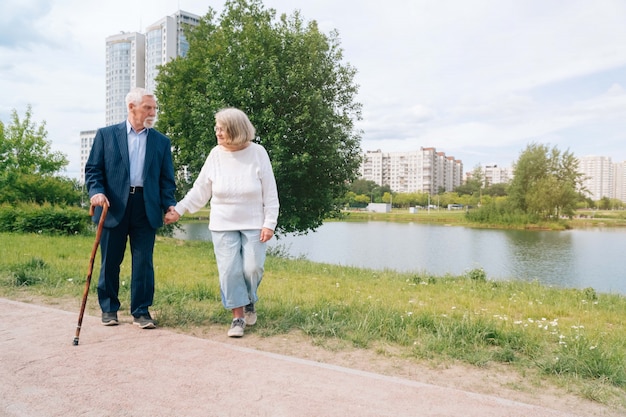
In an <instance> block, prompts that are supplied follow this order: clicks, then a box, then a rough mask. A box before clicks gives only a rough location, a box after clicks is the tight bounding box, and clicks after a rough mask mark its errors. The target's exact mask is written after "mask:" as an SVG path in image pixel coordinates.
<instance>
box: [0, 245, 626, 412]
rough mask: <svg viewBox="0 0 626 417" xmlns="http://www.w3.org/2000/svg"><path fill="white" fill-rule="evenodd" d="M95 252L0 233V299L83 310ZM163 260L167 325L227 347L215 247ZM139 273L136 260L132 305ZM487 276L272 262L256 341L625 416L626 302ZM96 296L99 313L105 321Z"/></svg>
mask: <svg viewBox="0 0 626 417" xmlns="http://www.w3.org/2000/svg"><path fill="white" fill-rule="evenodd" d="M92 244H93V238H90V237H81V236H73V237H53V236H41V235H12V234H0V250H1V251H2V253H3V257H2V259H0V295H1V296H3V297H6V298H12V299H18V300H23V301H32V302H37V303H39V302H43V303H58V304H59V305H67V306H69V310H72V309H76V311H77V309H78V305H79V301H80V297H81V295H82V290H83V288H84V281H85V279H84V277H85V266H86V264H87V260H88V259H87V258H88V254H89V253H90V250H91V245H92ZM155 253H156V257H155V267H156V273H157V292H156V295H155V304H154V306H153V312H154V313H155V316H156V317H157V320H158V322H159V326H160V327H163V328H168V329H175V330H176V331H180V332H185V333H190V334H193V335H196V336H200V337H209V338H214V337H218V338H220V337H221V338H225V335H224V334H225V330H226V327H227V325H228V322H229V316H228V313H227V312H226V311H224V309H223V308H222V306H221V303H220V301H219V300H220V296H219V288H218V284H217V279H216V276H217V269H216V266H215V262H214V258H213V257H212V251H211V245H210V243H209V242H191V241H179V240H176V239H169V238H159V239H158V241H157V245H156V249H155ZM129 263H130V256H127V257H126V260H125V263H124V265H123V267H122V285H121V286H122V289H121V298H122V299H123V300H124V301H123V303H124V304H127V301H126V300H127V298H128V277H129V274H130V265H129ZM470 272H472V271H470ZM478 272H479V271H473V272H472V273H471V274H468V275H467V276H460V277H433V276H425V275H419V274H402V273H396V272H392V271H383V272H380V271H371V270H366V269H360V268H347V267H338V266H332V265H325V264H316V263H313V262H308V261H305V260H299V259H285V258H281V257H276V256H270V257H269V258H268V262H267V264H266V276H265V279H264V282H263V285H262V287H261V290H260V295H261V297H262V300H261V302H260V303H259V305H258V307H259V312H260V314H261V315H262V317H263V321H262V323H260V324H261V325H260V326H255V327H252V328H249V329H247V331H246V336H245V337H244V339H245V340H246V342H248V341H249V342H252V343H254V344H258V345H259V346H266V345H269V348H271V346H272V345H275V348H274V349H291V348H293V347H297V349H296V350H294V354H296V353H297V352H298V351H302V352H305V353H306V354H309V355H313V354H315V355H317V354H320V355H322V356H324V355H325V357H326V358H330V359H328V360H336V359H332V358H343V360H347V361H349V360H355V361H356V362H357V363H355V366H359V367H367V366H370V365H369V364H375V363H379V364H382V365H380V366H381V368H384V369H385V371H384V372H385V373H387V372H388V373H389V374H391V375H394V373H398V374H402V372H407V371H408V372H409V373H417V374H419V373H420V372H422V370H423V369H431V370H433V374H434V375H438V374H441V375H448V376H450V373H446V372H444V370H446V369H455V370H458V371H459V373H458V374H457V377H458V381H457V383H462V379H463V375H464V374H468V375H469V374H470V373H474V372H475V373H477V374H478V375H482V376H483V377H484V378H486V379H487V380H490V384H491V383H493V385H491V386H490V387H489V389H491V390H493V392H499V391H511V394H514V393H517V394H518V395H527V396H528V397H532V396H533V395H536V394H537V393H538V392H554V393H555V396H557V397H559V396H561V397H562V398H568V399H571V398H576V399H577V401H580V402H581V403H582V404H588V405H589V403H590V404H592V405H593V404H595V405H596V406H597V407H598V408H599V409H600V408H606V407H609V408H610V409H613V410H620V411H622V412H623V411H626V402H625V401H626V400H625V398H626V376H625V375H624V372H626V371H625V370H624V369H623V366H622V365H623V363H624V361H625V358H624V354H625V353H624V352H626V298H624V297H620V296H616V295H605V294H596V293H595V292H594V291H593V290H560V289H555V288H546V287H542V286H540V285H537V284H532V283H530V284H529V283H502V282H490V281H488V280H486V279H484V276H481V275H480V274H479V273H478ZM94 276H97V268H96V270H95V271H94ZM93 288H94V287H93V286H92V293H91V295H90V300H89V304H88V313H90V314H94V315H97V314H98V308H97V305H96V302H95V291H94V289H93ZM246 342H244V343H246ZM358 358H362V360H359V359H358ZM381 372H382V371H381ZM500 376H501V378H500ZM433 378H434V377H433ZM443 379H445V378H443ZM453 379H456V378H453ZM476 385H477V386H478V387H479V386H480V383H477V384H476ZM539 387H541V388H539ZM478 389H479V388H478ZM592 408H593V407H592ZM590 415H591V414H590Z"/></svg>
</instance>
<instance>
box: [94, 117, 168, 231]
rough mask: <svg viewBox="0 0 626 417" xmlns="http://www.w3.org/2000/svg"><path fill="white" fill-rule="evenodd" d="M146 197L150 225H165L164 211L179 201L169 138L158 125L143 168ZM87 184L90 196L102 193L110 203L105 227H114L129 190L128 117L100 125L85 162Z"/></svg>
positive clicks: (150, 132)
mask: <svg viewBox="0 0 626 417" xmlns="http://www.w3.org/2000/svg"><path fill="white" fill-rule="evenodd" d="M143 178H144V183H143V198H144V202H145V206H146V214H147V216H148V221H149V222H150V225H151V226H152V227H153V228H155V229H157V228H159V227H161V226H163V214H164V213H165V212H166V211H167V209H168V207H170V206H175V205H176V198H175V196H174V192H175V191H176V181H175V179H174V164H173V163H172V150H171V143H170V140H169V139H168V138H167V136H165V135H164V134H162V133H161V132H159V131H157V130H155V129H149V130H148V139H147V143H146V156H145V165H144V171H143ZM85 184H86V185H87V190H88V191H89V197H90V198H91V197H92V196H93V195H95V194H98V193H103V194H104V195H106V197H107V198H108V199H109V203H110V207H109V211H108V214H107V218H106V220H105V222H104V226H105V227H115V226H117V225H118V224H119V222H120V220H121V219H122V218H123V217H124V213H125V211H126V205H127V203H128V197H129V191H130V162H129V159H128V139H127V133H126V121H124V122H122V123H120V124H117V125H113V126H108V127H104V128H101V129H98V131H97V132H96V137H95V138H94V142H93V146H92V148H91V152H90V154H89V159H88V160H87V164H86V165H85ZM101 213H102V207H97V208H96V210H95V213H94V217H93V220H94V222H98V221H99V220H100V214H101Z"/></svg>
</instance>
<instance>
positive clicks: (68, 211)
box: [0, 204, 91, 235]
mask: <svg viewBox="0 0 626 417" xmlns="http://www.w3.org/2000/svg"><path fill="white" fill-rule="evenodd" d="M90 224H91V222H90V220H89V216H88V214H87V212H86V211H85V210H84V209H81V208H78V207H64V206H53V205H51V204H43V205H37V204H19V205H16V206H12V205H8V204H4V205H2V206H0V232H18V233H45V234H68V235H69V234H78V233H83V232H85V231H86V230H88V228H89V226H90Z"/></svg>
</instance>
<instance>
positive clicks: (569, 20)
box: [0, 0, 626, 179]
mask: <svg viewBox="0 0 626 417" xmlns="http://www.w3.org/2000/svg"><path fill="white" fill-rule="evenodd" d="M263 4H264V6H265V7H266V8H272V9H274V10H276V12H277V16H279V15H281V14H283V13H284V14H287V15H291V14H292V13H293V12H294V11H296V10H298V11H299V12H300V14H301V16H302V18H303V19H304V20H305V21H311V20H315V21H317V23H318V25H319V27H320V29H321V30H322V31H323V32H325V33H330V31H332V30H336V31H337V32H338V34H339V39H340V41H341V46H342V48H343V52H344V60H343V61H342V63H343V64H349V65H351V66H352V67H354V68H355V69H356V70H357V74H356V76H355V79H354V82H355V83H356V84H357V85H359V93H358V95H357V97H356V101H358V102H360V103H361V104H362V105H363V114H362V116H363V120H361V121H359V122H358V123H357V124H356V127H357V128H358V129H361V130H362V131H363V134H362V140H361V149H362V150H363V151H368V150H378V149H380V150H381V151H383V152H404V151H407V152H408V151H416V150H419V149H420V147H435V148H436V149H437V151H439V152H444V153H445V154H446V156H449V157H454V158H455V159H458V160H461V161H462V162H463V166H464V170H465V171H471V170H473V169H474V168H475V167H477V166H478V165H486V164H497V165H498V166H503V167H508V166H510V165H511V164H512V163H514V162H515V161H516V160H517V159H518V158H519V155H520V154H521V152H522V151H523V150H524V149H525V148H526V147H527V146H528V145H529V144H531V143H536V144H544V145H548V146H549V147H550V148H552V147H557V148H558V149H559V150H561V151H570V152H572V153H573V154H574V155H575V156H576V157H583V156H588V155H596V156H607V157H611V158H612V160H613V162H622V161H626V24H625V22H626V1H624V0H594V1H589V0H568V1H562V0H386V1H380V0H378V1H374V0H343V1H337V0H315V1H311V0H264V1H263ZM223 5H224V1H223V0H219V1H218V0H204V1H196V0H123V1H122V0H107V1H106V2H105V1H96V0H2V2H0V120H1V121H2V122H4V123H5V124H7V123H9V122H10V120H11V112H12V111H14V110H15V111H17V113H18V115H19V116H20V118H23V116H24V114H25V112H26V109H27V106H29V105H30V106H31V107H32V120H33V121H34V122H36V123H38V124H40V125H41V124H43V123H44V122H45V128H46V130H47V132H48V136H47V140H48V141H49V142H50V143H51V148H52V150H53V151H60V152H62V153H63V154H65V155H66V156H67V158H68V159H69V161H70V163H69V165H68V166H67V168H66V171H65V172H64V175H66V176H68V177H71V178H76V179H78V178H79V177H80V139H79V133H80V131H83V130H92V129H97V128H99V127H102V126H104V124H105V40H106V38H107V37H108V36H111V35H115V34H117V33H120V32H141V33H144V32H145V29H146V27H147V26H149V25H150V24H152V23H154V22H156V21H158V20H159V19H161V18H162V17H164V16H167V15H171V14H173V13H174V12H176V11H177V10H179V9H181V10H184V11H187V12H191V13H194V14H197V15H200V16H204V15H206V13H207V11H208V10H209V7H210V8H212V9H213V10H216V11H217V12H218V13H219V12H221V11H222V9H223ZM259 133H261V132H259Z"/></svg>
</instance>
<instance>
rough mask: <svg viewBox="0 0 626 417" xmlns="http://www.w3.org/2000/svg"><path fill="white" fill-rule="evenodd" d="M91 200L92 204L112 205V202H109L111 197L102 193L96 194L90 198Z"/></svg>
mask: <svg viewBox="0 0 626 417" xmlns="http://www.w3.org/2000/svg"><path fill="white" fill-rule="evenodd" d="M89 202H90V203H91V205H92V206H104V205H105V204H106V206H107V207H111V204H109V199H108V198H107V196H105V195H104V194H102V193H98V194H94V195H93V196H92V197H91V198H90V199H89Z"/></svg>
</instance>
